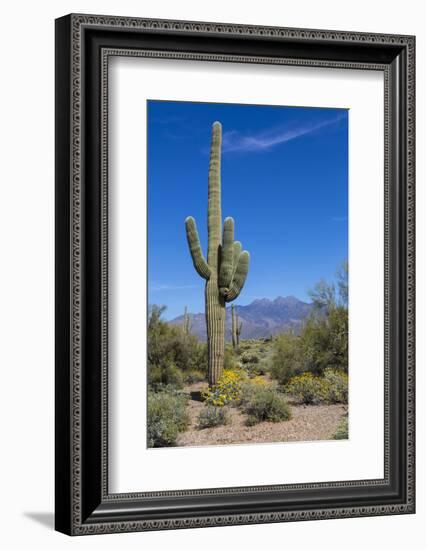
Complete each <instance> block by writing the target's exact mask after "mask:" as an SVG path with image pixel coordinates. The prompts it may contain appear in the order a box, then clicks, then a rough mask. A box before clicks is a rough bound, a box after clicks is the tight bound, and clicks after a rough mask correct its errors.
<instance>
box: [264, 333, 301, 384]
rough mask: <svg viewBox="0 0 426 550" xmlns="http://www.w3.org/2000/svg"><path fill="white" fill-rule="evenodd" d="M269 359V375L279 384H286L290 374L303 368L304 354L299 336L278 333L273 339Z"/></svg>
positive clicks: (293, 374)
mask: <svg viewBox="0 0 426 550" xmlns="http://www.w3.org/2000/svg"><path fill="white" fill-rule="evenodd" d="M273 346H274V348H273V349H274V351H273V355H272V360H271V367H270V372H271V376H272V377H273V378H275V379H276V380H278V382H279V383H280V384H287V382H288V381H289V380H290V378H291V377H292V376H295V375H297V374H300V373H301V372H303V369H304V356H303V349H302V346H301V340H300V337H299V336H296V335H294V334H289V333H286V334H280V335H279V336H277V337H276V339H275V340H274V344H273Z"/></svg>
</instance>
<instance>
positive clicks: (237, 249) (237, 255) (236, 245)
mask: <svg viewBox="0 0 426 550" xmlns="http://www.w3.org/2000/svg"><path fill="white" fill-rule="evenodd" d="M242 248H243V247H242V246H241V243H240V241H235V242H234V251H233V258H232V264H233V267H232V277H231V283H232V280H233V279H234V275H235V271H236V269H237V265H238V260H239V259H240V254H241V250H242ZM231 283H230V284H231Z"/></svg>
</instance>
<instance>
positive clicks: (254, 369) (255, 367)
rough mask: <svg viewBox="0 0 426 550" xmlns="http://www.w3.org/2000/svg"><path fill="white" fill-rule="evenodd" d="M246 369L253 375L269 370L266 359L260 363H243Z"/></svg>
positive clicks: (259, 374)
mask: <svg viewBox="0 0 426 550" xmlns="http://www.w3.org/2000/svg"><path fill="white" fill-rule="evenodd" d="M243 368H244V370H245V371H246V372H247V374H248V375H249V376H250V378H251V377H253V376H261V375H263V374H266V372H267V371H268V365H267V363H266V361H260V363H245V364H244V365H243Z"/></svg>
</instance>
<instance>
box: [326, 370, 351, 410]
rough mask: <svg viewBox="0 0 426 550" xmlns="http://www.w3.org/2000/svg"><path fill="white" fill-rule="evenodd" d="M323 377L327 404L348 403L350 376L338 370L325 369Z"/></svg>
mask: <svg viewBox="0 0 426 550" xmlns="http://www.w3.org/2000/svg"><path fill="white" fill-rule="evenodd" d="M323 377H324V382H325V384H326V394H327V395H326V401H327V403H347V402H348V390H349V388H348V375H347V374H346V373H345V372H342V371H339V370H337V369H325V370H324V374H323Z"/></svg>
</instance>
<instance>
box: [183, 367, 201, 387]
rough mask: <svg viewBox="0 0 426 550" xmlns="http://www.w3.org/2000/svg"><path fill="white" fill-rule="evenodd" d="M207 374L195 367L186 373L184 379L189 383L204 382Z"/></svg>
mask: <svg viewBox="0 0 426 550" xmlns="http://www.w3.org/2000/svg"><path fill="white" fill-rule="evenodd" d="M205 379H206V375H205V373H204V372H202V371H200V370H197V369H193V370H190V371H188V372H186V373H185V375H184V380H185V382H187V383H188V384H195V383H196V382H204V380H205Z"/></svg>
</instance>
